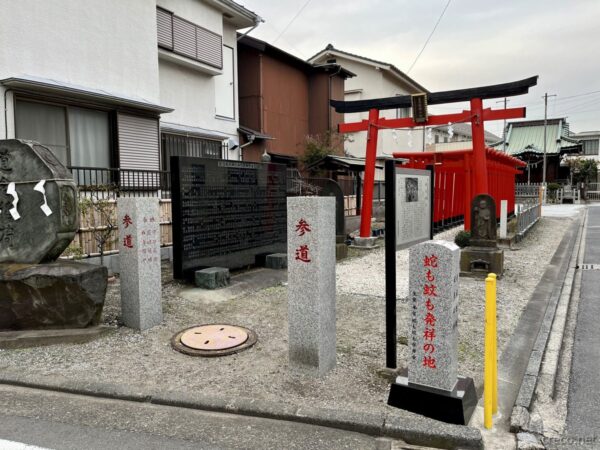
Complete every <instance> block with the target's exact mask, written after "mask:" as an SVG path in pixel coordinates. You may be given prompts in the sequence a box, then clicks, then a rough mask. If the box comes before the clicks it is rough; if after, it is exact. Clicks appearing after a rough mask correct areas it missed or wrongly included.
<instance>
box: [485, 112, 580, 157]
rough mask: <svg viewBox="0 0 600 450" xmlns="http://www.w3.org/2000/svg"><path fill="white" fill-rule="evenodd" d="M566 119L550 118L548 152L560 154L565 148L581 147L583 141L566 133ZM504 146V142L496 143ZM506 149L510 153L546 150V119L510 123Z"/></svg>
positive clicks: (500, 146)
mask: <svg viewBox="0 0 600 450" xmlns="http://www.w3.org/2000/svg"><path fill="white" fill-rule="evenodd" d="M566 129H567V128H566V126H565V123H564V119H548V122H547V127H546V153H547V154H559V153H561V152H562V151H564V150H565V149H572V148H573V147H578V146H579V147H580V146H581V143H580V142H579V141H578V140H577V139H573V138H572V137H569V136H567V135H566ZM494 147H495V148H498V149H499V148H503V142H502V141H500V142H498V143H496V144H494ZM506 151H507V153H509V154H510V155H519V154H522V153H530V152H531V153H543V152H544V121H543V120H531V121H521V122H513V123H509V124H508V131H507V144H506Z"/></svg>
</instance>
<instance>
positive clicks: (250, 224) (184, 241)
mask: <svg viewBox="0 0 600 450" xmlns="http://www.w3.org/2000/svg"><path fill="white" fill-rule="evenodd" d="M171 182H172V210H173V275H174V277H175V278H178V279H182V278H187V279H192V278H193V276H194V271H196V270H198V269H202V268H206V267H227V268H230V269H233V268H239V267H243V266H246V265H249V264H254V263H255V258H256V256H257V255H264V254H266V253H284V252H285V251H286V168H285V166H284V165H281V164H261V163H251V162H242V161H230V160H219V159H206V158H191V157H183V156H172V157H171Z"/></svg>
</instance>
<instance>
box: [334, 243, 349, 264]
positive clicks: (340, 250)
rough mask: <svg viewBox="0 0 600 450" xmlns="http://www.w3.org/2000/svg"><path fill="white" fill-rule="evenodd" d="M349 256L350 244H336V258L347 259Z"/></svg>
mask: <svg viewBox="0 0 600 450" xmlns="http://www.w3.org/2000/svg"><path fill="white" fill-rule="evenodd" d="M347 257H348V246H347V245H346V244H335V260H336V261H339V260H340V259H346V258H347Z"/></svg>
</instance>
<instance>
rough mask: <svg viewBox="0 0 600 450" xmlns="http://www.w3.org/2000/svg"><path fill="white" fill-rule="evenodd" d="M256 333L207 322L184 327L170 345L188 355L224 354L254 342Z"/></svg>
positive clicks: (239, 349)
mask: <svg viewBox="0 0 600 450" xmlns="http://www.w3.org/2000/svg"><path fill="white" fill-rule="evenodd" d="M256 340H257V337H256V333H254V332H253V331H252V330H249V329H247V328H243V327H239V326H235V325H228V324H207V325H197V326H194V327H191V328H186V329H185V330H183V331H180V332H179V333H177V334H176V335H175V336H173V338H172V339H171V345H172V347H173V348H174V349H175V350H177V351H179V352H181V353H185V354H186V355H190V356H225V355H230V354H232V353H237V352H239V351H242V350H245V349H247V348H249V347H251V346H252V345H254V344H255V343H256Z"/></svg>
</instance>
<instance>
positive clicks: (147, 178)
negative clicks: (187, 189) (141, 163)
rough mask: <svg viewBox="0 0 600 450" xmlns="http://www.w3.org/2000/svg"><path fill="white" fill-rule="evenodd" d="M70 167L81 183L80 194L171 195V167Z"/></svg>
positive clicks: (166, 197)
mask: <svg viewBox="0 0 600 450" xmlns="http://www.w3.org/2000/svg"><path fill="white" fill-rule="evenodd" d="M69 169H70V170H71V173H72V174H73V179H74V180H75V182H76V183H77V185H78V188H79V195H80V197H95V198H99V199H109V198H116V197H158V198H161V199H169V198H171V177H170V173H169V172H168V171H160V170H137V169H106V168H100V167H69Z"/></svg>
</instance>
